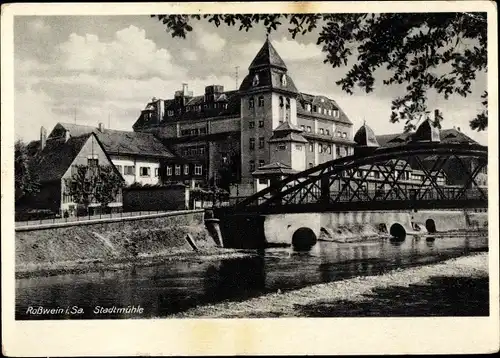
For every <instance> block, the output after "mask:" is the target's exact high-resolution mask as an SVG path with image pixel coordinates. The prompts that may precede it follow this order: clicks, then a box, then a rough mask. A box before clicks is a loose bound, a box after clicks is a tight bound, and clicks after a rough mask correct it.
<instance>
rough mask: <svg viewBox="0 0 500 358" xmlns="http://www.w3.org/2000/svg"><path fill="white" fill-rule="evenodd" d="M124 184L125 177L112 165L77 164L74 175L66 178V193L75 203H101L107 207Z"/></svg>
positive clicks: (85, 204)
mask: <svg viewBox="0 0 500 358" xmlns="http://www.w3.org/2000/svg"><path fill="white" fill-rule="evenodd" d="M123 186H124V182H123V179H122V178H121V177H120V175H118V174H117V173H116V171H115V170H114V168H113V167H112V166H111V165H100V166H97V167H89V166H86V165H76V166H74V172H73V174H72V176H71V177H70V178H68V179H66V193H67V194H68V195H70V196H71V197H72V198H73V201H74V202H75V203H77V204H82V205H84V206H88V205H89V204H90V203H101V205H102V206H103V207H106V206H107V205H108V204H109V203H111V202H113V201H114V200H115V198H116V196H117V195H118V194H119V192H120V190H121V188H123Z"/></svg>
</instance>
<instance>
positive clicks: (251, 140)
mask: <svg viewBox="0 0 500 358" xmlns="http://www.w3.org/2000/svg"><path fill="white" fill-rule="evenodd" d="M254 149H255V139H254V138H250V150H254Z"/></svg>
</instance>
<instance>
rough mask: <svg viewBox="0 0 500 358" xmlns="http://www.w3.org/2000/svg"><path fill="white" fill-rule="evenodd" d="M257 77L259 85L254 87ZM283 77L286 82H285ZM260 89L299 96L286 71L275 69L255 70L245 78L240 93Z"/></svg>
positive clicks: (263, 68)
mask: <svg viewBox="0 0 500 358" xmlns="http://www.w3.org/2000/svg"><path fill="white" fill-rule="evenodd" d="M255 75H257V76H258V78H259V83H258V85H256V86H254V85H253V80H254V77H255ZM283 77H284V79H285V82H283V81H282V80H283ZM260 89H266V90H268V89H274V90H279V91H285V92H290V93H294V94H299V91H298V89H297V87H296V86H295V83H294V82H293V80H292V78H291V77H290V76H289V75H288V74H287V73H286V72H285V71H284V70H281V69H278V68H274V67H268V68H266V67H262V68H260V69H258V70H253V71H251V72H250V73H249V74H247V75H246V76H245V78H244V79H243V81H242V82H241V85H240V91H251V90H260Z"/></svg>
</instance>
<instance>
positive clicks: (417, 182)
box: [231, 142, 488, 213]
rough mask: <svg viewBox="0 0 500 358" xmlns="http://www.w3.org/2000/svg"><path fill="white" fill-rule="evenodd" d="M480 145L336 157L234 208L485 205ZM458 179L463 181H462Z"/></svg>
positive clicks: (405, 148) (432, 146)
mask: <svg viewBox="0 0 500 358" xmlns="http://www.w3.org/2000/svg"><path fill="white" fill-rule="evenodd" d="M487 162H488V158H487V148H486V147H484V146H481V145H479V144H463V143H446V144H442V143H422V142H419V143H410V144H406V145H402V146H397V147H389V148H379V149H376V150H374V151H372V152H369V153H366V154H356V155H353V156H348V157H343V158H340V159H335V160H332V161H329V162H326V163H323V164H320V165H318V166H316V167H313V168H310V169H308V170H305V171H303V172H300V173H297V174H294V175H291V176H289V177H287V178H286V179H284V180H283V181H281V182H279V183H275V184H274V185H271V186H269V187H268V188H266V189H264V190H262V191H260V192H258V193H256V194H254V195H252V196H250V197H248V198H246V199H245V200H243V201H241V202H239V203H237V204H235V205H234V206H232V207H231V210H232V211H235V212H259V213H273V212H274V213H286V212H318V211H350V210H355V211H357V210H396V209H444V208H456V209H458V208H484V207H487V206H488V193H487V188H486V187H485V186H481V185H479V184H478V182H477V179H478V175H479V173H481V172H483V171H484V169H485V168H486V167H487ZM457 183H458V184H457Z"/></svg>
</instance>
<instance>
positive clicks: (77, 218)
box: [15, 210, 168, 227]
mask: <svg viewBox="0 0 500 358" xmlns="http://www.w3.org/2000/svg"><path fill="white" fill-rule="evenodd" d="M167 212H168V210H156V211H128V212H119V213H110V214H98V215H87V216H72V217H67V218H57V217H53V218H50V219H39V220H27V221H16V222H15V227H21V226H30V225H43V224H56V223H57V224H59V223H69V222H80V221H88V220H97V219H113V218H127V217H135V216H146V215H152V214H160V213H167Z"/></svg>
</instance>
